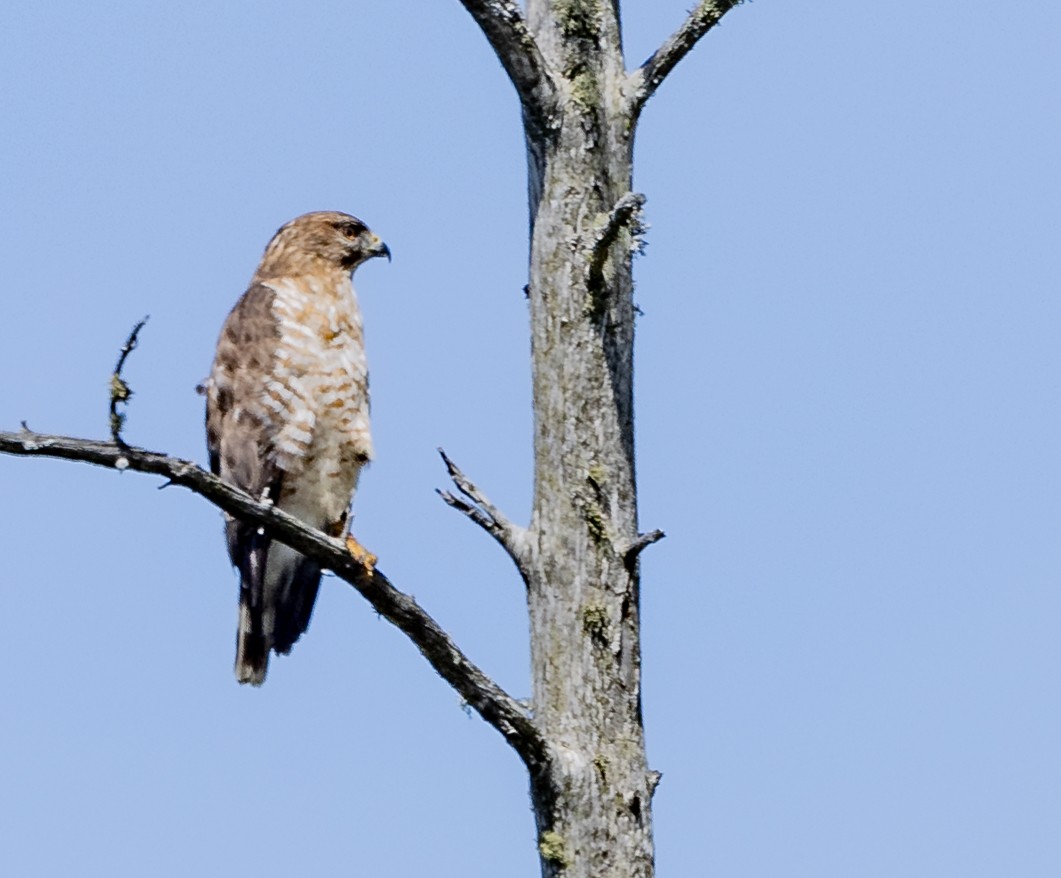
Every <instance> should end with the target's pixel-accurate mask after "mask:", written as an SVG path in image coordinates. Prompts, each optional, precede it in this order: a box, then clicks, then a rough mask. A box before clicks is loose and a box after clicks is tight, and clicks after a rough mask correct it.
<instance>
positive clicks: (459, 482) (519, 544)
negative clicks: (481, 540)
mask: <svg viewBox="0 0 1061 878" xmlns="http://www.w3.org/2000/svg"><path fill="white" fill-rule="evenodd" d="M438 453H439V455H440V456H441V457H442V462H443V463H445V464H446V470H447V472H449V477H450V478H451V479H453V484H454V485H456V486H457V490H458V491H459V492H460V493H461V494H463V495H464V497H466V498H467V500H465V499H464V497H458V496H457V495H455V494H451V493H450V492H449V491H443V490H441V489H438V495H439V496H440V497H441V498H442V499H443V500H444V501H445V502H446V503H447V504H448V505H450V506H452V507H453V508H454V509H456V510H457V511H458V512H462V513H463V514H464V515H466V516H468V518H470V519H471V520H472V521H474V522H475V523H476V524H477V525H479V527H481V528H482V529H483V530H485V531H486V532H487V533H488V534H490V536H492V537H493V538H494V539H495V540H497V541H498V542H499V543H500V544H501V546H502V548H503V549H504V550H505V551H506V552H508V554H509V555H510V556H511V558H512V560H513V561H515V562H516V567H518V568H519V572H520V573H521V574H522V575H523V578H524V580H526V579H527V569H526V566H527V559H528V555H529V552H530V541H529V539H528V537H527V531H526V529H525V528H522V527H519V526H518V525H515V524H513V523H512V522H511V521H509V520H508V519H507V518H506V517H505V516H504V515H503V514H502V512H501V511H500V510H499V509H498V508H497V507H496V506H494V504H493V503H491V502H490V501H489V499H487V497H486V495H485V494H484V493H483V492H482V491H480V490H479V489H478V488H477V487H476V486H475V483H474V482H472V480H471V479H469V478H468V477H467V476H466V475H464V473H463V472H461V469H460V467H459V466H457V464H455V463H454V462H453V461H452V460H450V458H449V456H448V455H447V454H446V452H445V451H443V450H442V449H441V448H440V449H438ZM469 500H470V501H471V502H468V501H469Z"/></svg>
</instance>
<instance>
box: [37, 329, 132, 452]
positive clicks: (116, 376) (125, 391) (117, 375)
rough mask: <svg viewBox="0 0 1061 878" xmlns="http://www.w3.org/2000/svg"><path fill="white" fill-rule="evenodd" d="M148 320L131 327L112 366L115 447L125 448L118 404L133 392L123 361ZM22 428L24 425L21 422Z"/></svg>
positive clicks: (122, 415) (122, 422) (122, 414)
mask: <svg viewBox="0 0 1061 878" xmlns="http://www.w3.org/2000/svg"><path fill="white" fill-rule="evenodd" d="M147 320H148V318H147V317H145V318H144V319H143V320H141V321H140V322H139V323H137V324H136V326H134V327H133V331H132V332H130V333H129V337H128V338H127V339H126V340H125V345H124V346H123V347H122V349H121V351H119V353H118V362H117V363H116V364H115V366H114V372H113V373H112V374H111V409H110V412H111V416H110V425H111V438H112V439H114V444H115V445H120V446H121V447H123V448H124V447H125V440H124V439H122V435H121V434H122V425H123V424H125V414H124V413H122V412H119V411H118V406H119V404H121V405H125V404H127V403H128V402H129V400H130V399H131V398H132V395H133V391H132V388H131V387H129V385H128V384H126V383H125V379H124V378H122V369H123V368H124V367H125V359H126V357H128V356H129V354H131V353H132V352H133V351H134V350H136V340H137V336H139V335H140V330H141V329H143V328H144V325H145V324H146V323H147ZM23 427H25V423H24V422H23Z"/></svg>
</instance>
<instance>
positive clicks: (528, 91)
mask: <svg viewBox="0 0 1061 878" xmlns="http://www.w3.org/2000/svg"><path fill="white" fill-rule="evenodd" d="M461 2H462V3H463V4H464V8H465V9H467V10H468V12H469V14H470V15H471V16H472V18H474V19H475V21H476V23H477V24H478V25H479V28H480V29H481V30H482V32H483V34H484V35H485V36H486V39H487V41H488V42H489V43H490V46H491V47H492V48H493V50H494V52H495V53H496V54H497V57H498V59H499V60H500V61H501V66H502V67H504V68H505V72H506V73H507V74H508V78H509V79H511V80H512V84H513V85H514V86H515V87H516V92H517V93H518V94H519V99H520V102H521V103H522V104H523V112H524V114H525V116H526V118H527V120H528V121H529V122H531V123H532V124H533V126H534V127H537V128H539V129H542V130H544V129H545V128H547V127H549V118H550V116H551V115H552V114H553V107H554V104H555V101H556V87H555V85H554V84H553V79H552V77H551V76H550V74H549V71H548V69H547V67H546V64H545V58H544V57H543V56H542V53H541V50H540V49H539V48H538V44H537V42H536V41H535V39H534V37H533V36H532V35H531V32H530V31H529V30H528V29H527V22H526V19H524V17H523V12H522V11H521V10H520V8H519V4H517V3H515V2H513V0H461Z"/></svg>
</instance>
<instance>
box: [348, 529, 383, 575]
mask: <svg viewBox="0 0 1061 878" xmlns="http://www.w3.org/2000/svg"><path fill="white" fill-rule="evenodd" d="M346 550H347V551H348V552H349V553H350V555H351V556H352V557H353V558H354V559H355V560H357V561H360V562H361V563H362V564H364V565H365V569H366V570H367V571H368V572H369V574H371V573H372V572H373V571H374V570H375V567H376V562H377V561H378V560H379V558H377V557H376V556H375V555H373V554H372V553H371V552H370V551H369V550H368V549H366V548H365V547H364V546H362V545H361V543H359V542H358V541H357V540H356V539H354V537H353V536H351V535H350V534H347V535H346Z"/></svg>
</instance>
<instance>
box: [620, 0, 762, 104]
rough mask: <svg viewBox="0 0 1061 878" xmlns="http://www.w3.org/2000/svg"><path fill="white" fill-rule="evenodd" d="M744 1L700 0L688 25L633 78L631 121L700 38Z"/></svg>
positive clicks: (676, 33)
mask: <svg viewBox="0 0 1061 878" xmlns="http://www.w3.org/2000/svg"><path fill="white" fill-rule="evenodd" d="M743 2H744V0H700V2H699V3H697V4H696V7H695V8H694V9H693V10H692V11H691V12H690V13H689V15H688V17H687V18H686V19H685V22H684V23H683V24H682V26H681V27H680V28H678V29H677V30H676V31H675V32H674V33H673V34H671V35H670V37H668V39H667V40H666V41H665V42H664V43H663V45H662V46H660V47H659V48H658V49H657V50H656V52H655V53H654V54H653V55H652V57H651V58H649V59H648V60H647V61H646V62H645V63H644V64H642V65H641V66H640V67H639V68H638V69H637V70H635V71H634V72H633V73H632V74H631V78H632V80H633V83H632V84H633V89H632V97H631V117H632V118H635V119H636V118H637V116H638V114H639V113H640V112H641V109H642V108H643V107H644V106H645V103H646V102H647V101H648V99H649V98H650V97H652V95H654V94H655V93H656V89H657V88H659V86H660V83H662V82H663V80H664V79H666V78H667V74H669V73H670V72H671V71H672V70H673V69H674V68H675V66H677V64H678V62H679V61H681V60H682V58H684V57H685V56H686V55H688V54H689V52H690V50H691V49H692V48H693V46H695V45H696V44H697V42H698V41H699V39H700V37H702V36H703V35H704V34H706V33H707V32H708V31H709V30H711V28H713V27H714V26H715V25H716V24H718V23H719V21H720V20H721V19H722V16H723V15H725V14H726V13H727V12H729V11H730V10H731V9H732V8H733V7H734V6H740V4H741V3H743Z"/></svg>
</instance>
